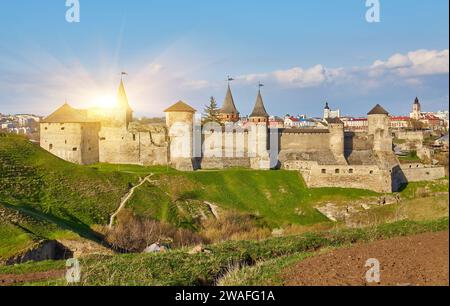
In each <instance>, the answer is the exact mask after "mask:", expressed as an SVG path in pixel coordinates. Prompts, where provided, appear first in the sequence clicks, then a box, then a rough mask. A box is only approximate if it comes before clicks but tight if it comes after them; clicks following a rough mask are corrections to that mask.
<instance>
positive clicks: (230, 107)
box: [219, 85, 239, 115]
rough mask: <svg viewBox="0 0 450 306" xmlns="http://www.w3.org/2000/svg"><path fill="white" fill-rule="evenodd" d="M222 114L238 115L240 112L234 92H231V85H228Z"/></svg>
mask: <svg viewBox="0 0 450 306" xmlns="http://www.w3.org/2000/svg"><path fill="white" fill-rule="evenodd" d="M219 112H220V113H221V114H230V115H238V114H239V112H238V110H237V108H236V105H235V104H234V99H233V94H232V93H231V88H230V85H228V89H227V95H226V96H225V101H224V102H223V106H222V108H221V109H220V111H219Z"/></svg>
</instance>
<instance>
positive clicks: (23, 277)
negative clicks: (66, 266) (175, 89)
mask: <svg viewBox="0 0 450 306" xmlns="http://www.w3.org/2000/svg"><path fill="white" fill-rule="evenodd" d="M64 274H65V271H64V270H54V271H45V272H35V273H28V274H16V275H15V274H4V275H0V286H11V285H14V284H20V283H28V282H37V281H44V280H52V279H58V278H62V277H64Z"/></svg>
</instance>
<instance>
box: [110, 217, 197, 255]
mask: <svg viewBox="0 0 450 306" xmlns="http://www.w3.org/2000/svg"><path fill="white" fill-rule="evenodd" d="M105 240H106V242H107V243H109V244H110V245H111V246H113V247H114V248H117V249H121V250H124V251H127V252H142V251H143V250H144V249H145V248H146V247H147V246H149V245H151V244H153V243H155V242H161V243H164V244H168V245H170V246H172V247H186V246H191V245H196V244H199V243H202V242H203V240H202V238H201V237H200V236H199V235H197V234H196V233H194V232H192V231H190V230H187V229H182V228H176V227H173V226H172V225H169V224H166V223H163V222H159V221H155V220H150V219H146V218H143V217H139V216H136V215H135V214H133V212H131V211H129V210H126V209H125V210H123V211H122V212H121V213H120V214H119V216H118V218H117V224H116V225H115V226H114V227H113V228H112V229H109V230H108V231H107V232H106V236H105Z"/></svg>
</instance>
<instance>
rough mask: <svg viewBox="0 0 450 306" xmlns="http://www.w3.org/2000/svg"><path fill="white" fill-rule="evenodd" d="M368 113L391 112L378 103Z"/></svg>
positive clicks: (381, 113) (382, 113)
mask: <svg viewBox="0 0 450 306" xmlns="http://www.w3.org/2000/svg"><path fill="white" fill-rule="evenodd" d="M367 115H389V112H388V111H387V110H385V109H384V108H383V107H382V106H381V105H380V104H377V105H375V107H374V108H373V109H372V110H371V111H370V112H369V113H368V114H367Z"/></svg>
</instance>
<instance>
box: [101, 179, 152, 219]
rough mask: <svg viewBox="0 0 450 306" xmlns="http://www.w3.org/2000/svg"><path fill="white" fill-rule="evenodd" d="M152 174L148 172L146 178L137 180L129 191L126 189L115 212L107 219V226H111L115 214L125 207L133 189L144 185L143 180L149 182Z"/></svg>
mask: <svg viewBox="0 0 450 306" xmlns="http://www.w3.org/2000/svg"><path fill="white" fill-rule="evenodd" d="M153 175H154V174H153V173H152V174H150V175H148V176H147V177H146V178H144V179H143V180H141V181H140V182H139V184H137V185H136V186H134V187H133V188H131V189H130V191H128V193H127V194H126V195H125V196H124V197H123V199H122V201H121V202H120V205H119V208H118V209H117V210H116V212H115V213H114V214H113V215H112V216H111V218H110V220H109V227H110V228H111V227H112V226H113V225H114V220H115V218H116V217H117V215H118V214H119V213H120V211H121V210H122V209H123V208H124V207H125V205H126V204H127V202H128V200H130V199H131V197H132V196H133V194H134V191H135V190H136V189H137V188H139V187H141V186H142V185H144V183H145V182H149V183H151V182H152V181H151V180H150V178H151V177H152V176H153Z"/></svg>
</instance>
